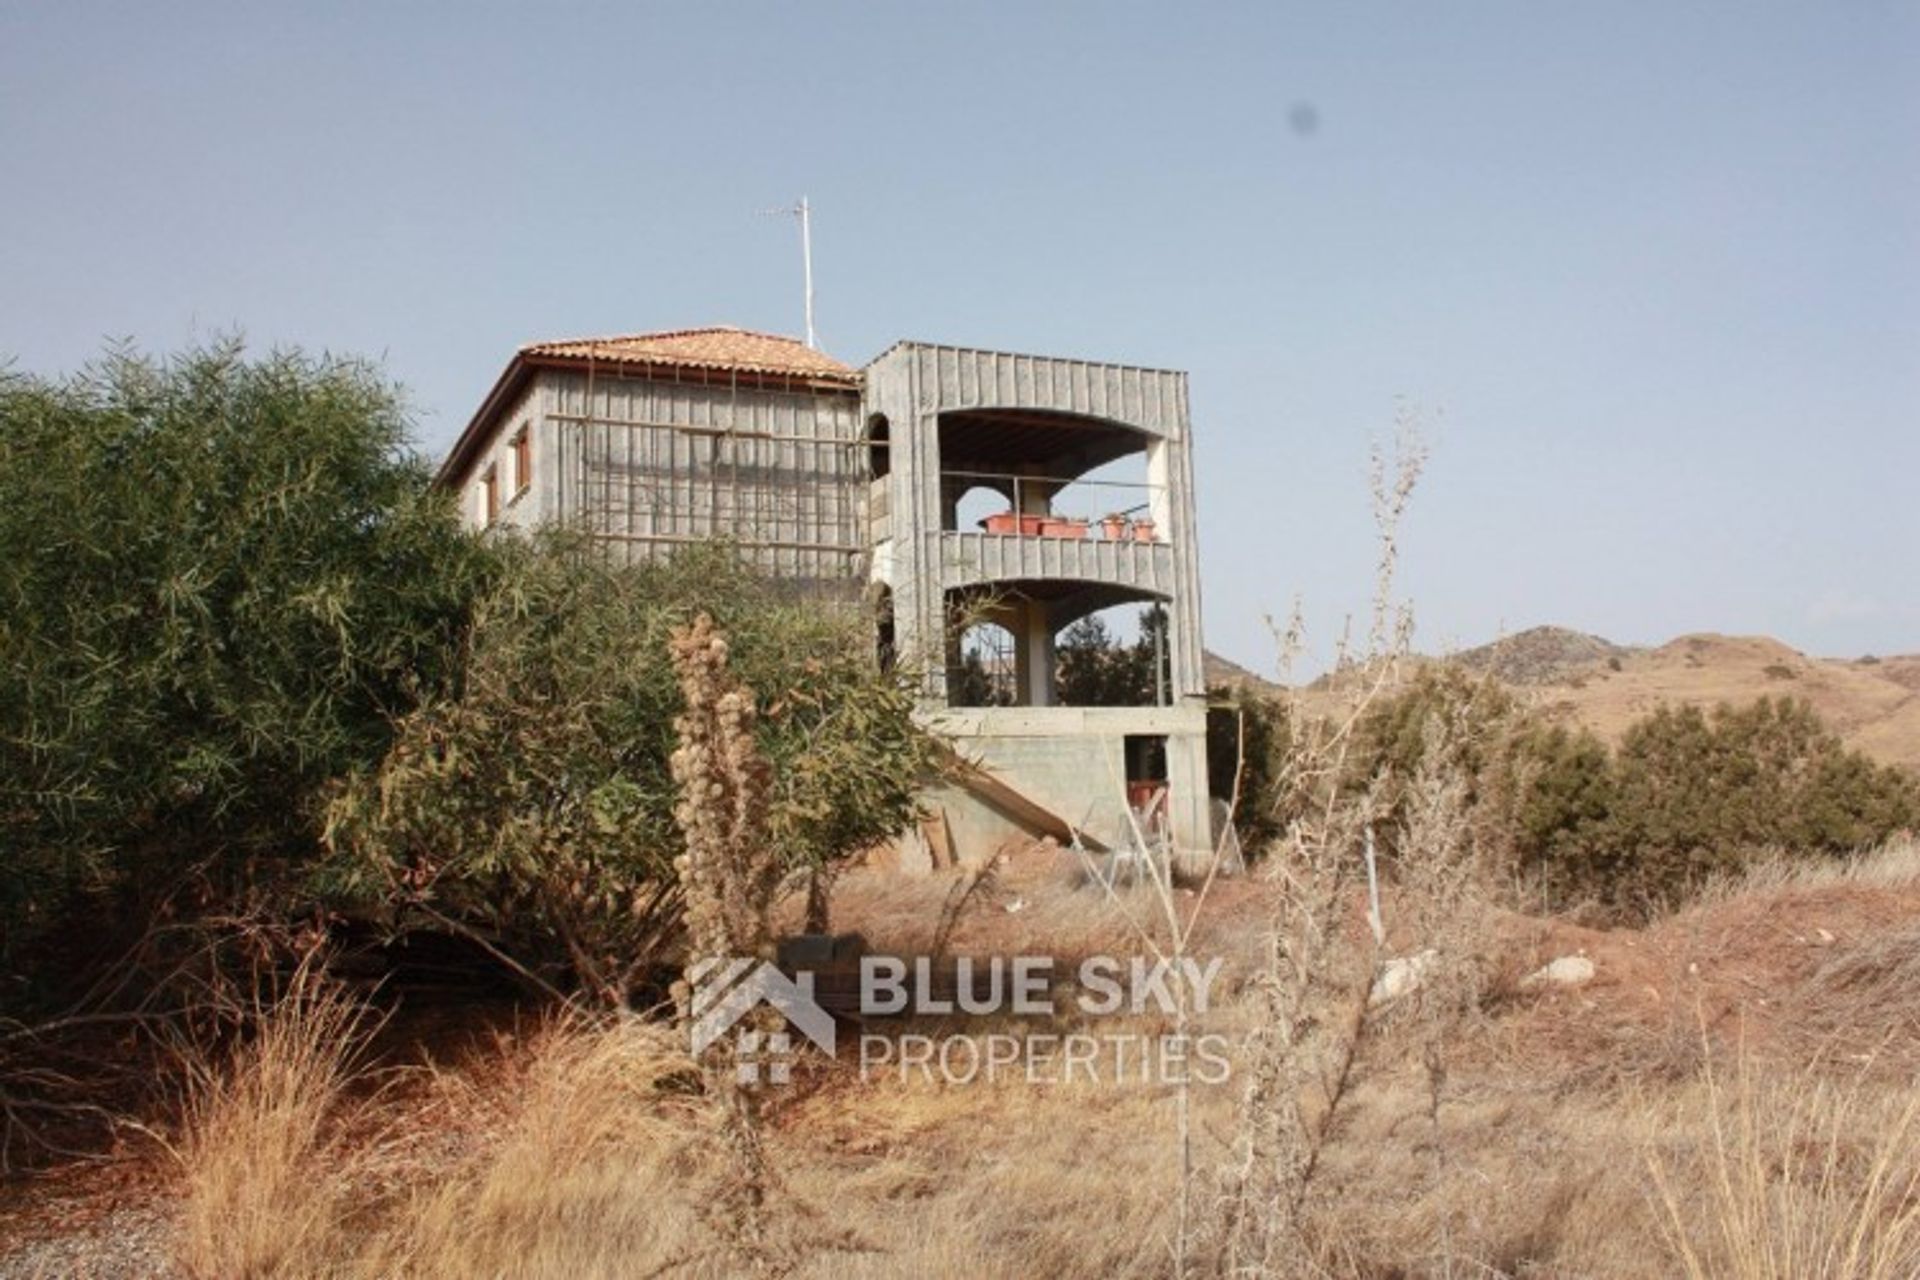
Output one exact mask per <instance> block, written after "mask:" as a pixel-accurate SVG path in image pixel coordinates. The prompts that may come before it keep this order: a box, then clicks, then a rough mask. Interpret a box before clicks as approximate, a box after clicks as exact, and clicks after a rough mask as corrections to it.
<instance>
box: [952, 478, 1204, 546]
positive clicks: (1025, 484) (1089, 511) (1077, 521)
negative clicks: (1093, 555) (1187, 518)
mask: <svg viewBox="0 0 1920 1280" xmlns="http://www.w3.org/2000/svg"><path fill="white" fill-rule="evenodd" d="M940 477H941V479H942V480H943V481H946V482H947V483H948V484H949V485H951V486H953V487H955V488H959V489H962V490H969V489H974V488H990V489H995V490H1000V491H1004V492H1005V493H1006V494H1009V495H1011V498H1012V505H1011V506H1010V507H1008V508H1007V509H1006V510H1004V511H995V512H990V513H989V514H987V515H986V516H985V517H983V518H981V519H979V520H978V521H977V522H976V523H977V525H978V527H979V528H980V529H981V530H982V531H983V532H986V533H991V534H997V535H1002V536H1007V537H1025V538H1069V539H1076V540H1083V539H1087V538H1095V537H1097V538H1101V539H1104V540H1106V541H1108V542H1160V541H1163V540H1164V539H1165V537H1166V531H1165V530H1164V529H1162V528H1160V527H1159V525H1158V523H1157V522H1156V521H1155V519H1154V514H1153V513H1154V511H1155V509H1156V508H1159V507H1161V506H1163V504H1161V503H1160V502H1158V501H1157V499H1158V498H1159V496H1160V490H1161V488H1162V487H1163V486H1159V485H1150V484H1135V483H1131V482H1128V481H1121V480H1087V479H1056V478H1051V477H1047V476H1033V475H1016V474H1013V473H1009V472H994V471H943V472H941V473H940ZM949 532H960V530H957V529H950V530H949Z"/></svg>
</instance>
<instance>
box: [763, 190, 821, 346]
mask: <svg viewBox="0 0 1920 1280" xmlns="http://www.w3.org/2000/svg"><path fill="white" fill-rule="evenodd" d="M765 212H766V213H767V214H768V215H770V216H773V217H782V216H786V217H794V218H798V219H800V269H801V271H802V272H803V273H804V278H805V282H806V291H807V292H806V304H807V346H809V347H810V348H812V349H813V350H815V351H818V350H819V349H820V340H819V337H818V335H816V334H815V332H814V328H813V206H812V205H810V204H808V203H807V198H806V197H805V196H801V197H800V203H799V204H795V205H788V206H787V207H786V208H784V209H768V210H765Z"/></svg>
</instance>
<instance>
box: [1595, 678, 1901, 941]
mask: <svg viewBox="0 0 1920 1280" xmlns="http://www.w3.org/2000/svg"><path fill="white" fill-rule="evenodd" d="M1614 773H1615V788H1616V793H1615V796H1614V800H1613V806H1612V812H1611V814H1610V815H1609V817H1608V819H1607V821H1606V823H1605V824H1603V827H1602V828H1601V830H1600V831H1599V832H1598V834H1599V838H1600V839H1601V841H1602V842H1603V844H1604V845H1605V846H1606V847H1607V848H1608V849H1609V851H1610V854H1611V859H1610V860H1611V863H1612V865H1613V866H1614V867H1616V868H1617V880H1616V882H1615V883H1613V884H1612V885H1610V886H1608V887H1609V888H1610V889H1611V894H1610V896H1611V897H1612V898H1613V899H1614V900H1615V901H1626V902H1644V903H1646V904H1649V905H1654V906H1670V905H1672V904H1673V903H1675V902H1676V901H1678V900H1679V899H1680V898H1681V897H1682V896H1684V895H1685V893H1687V892H1688V891H1689V890H1690V889H1692V888H1694V887H1696V886H1697V885H1698V884H1699V883H1700V882H1702V881H1703V880H1705V879H1706V878H1708V877H1709V876H1711V875H1714V874H1718V873H1721V872H1725V871H1728V870H1730V869H1732V868H1733V867H1735V866H1736V865H1737V864H1738V863H1739V862H1740V861H1741V860H1742V859H1743V858H1744V857H1745V856H1747V855H1748V854H1750V853H1752V852H1753V851H1755V850H1757V849H1759V848H1762V847H1764V846H1768V845H1778V846H1781V847H1784V848H1787V849H1791V850H1793V851H1794V852H1796V853H1802V854H1826V855H1844V854H1848V853H1853V852H1857V851H1859V850H1862V849H1865V848H1867V847H1868V846H1870V845H1874V844H1878V843H1880V842H1881V841H1883V840H1885V839H1886V838H1887V837H1888V836H1890V835H1892V834H1893V833H1894V832H1895V831H1898V830H1900V829H1901V828H1903V827H1907V826H1911V825H1912V824H1913V823H1914V822H1915V821H1916V820H1920V787H1917V786H1916V784H1915V782H1914V780H1913V779H1912V777H1911V776H1909V775H1907V774H1905V773H1903V772H1902V771H1901V770H1899V769H1896V768H1893V767H1890V766H1884V765H1879V764H1875V763H1874V762H1873V761H1871V760H1869V759H1867V758H1866V757H1865V756H1863V755H1861V754H1860V753H1858V752H1856V751H1849V750H1847V749H1846V748H1845V747H1844V746H1843V745H1842V744H1841V742H1840V740H1839V739H1838V738H1837V737H1835V736H1834V735H1833V734H1832V733H1830V732H1829V731H1828V730H1827V729H1826V727H1825V726H1824V725H1822V724H1821V722H1820V718H1819V716H1818V715H1816V714H1815V713H1814V711H1813V708H1812V707H1811V706H1810V705H1808V704H1807V703H1806V702H1804V701H1799V700H1795V699H1790V698H1761V699H1759V700H1757V701H1756V702H1754V703H1753V704H1751V705H1750V706H1747V707H1744V708H1732V707H1726V706H1722V707H1719V708H1717V709H1716V710H1715V711H1714V712H1713V713H1712V714H1711V715H1708V714H1707V713H1705V712H1703V711H1701V710H1700V709H1699V708H1697V707H1679V708H1675V707H1670V706H1663V707H1660V708H1658V709H1656V710H1655V711H1654V712H1653V713H1652V714H1651V715H1649V716H1648V717H1646V718H1645V719H1643V720H1641V721H1640V722H1639V723H1637V724H1635V725H1634V726H1633V727H1632V728H1630V729H1629V730H1628V731H1627V734H1626V736H1625V737H1624V738H1623V739H1622V740H1621V743H1620V747H1619V750H1618V752H1617V753H1616V757H1615V764H1614Z"/></svg>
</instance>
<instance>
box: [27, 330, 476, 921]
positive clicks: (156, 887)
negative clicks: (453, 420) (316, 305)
mask: <svg viewBox="0 0 1920 1280" xmlns="http://www.w3.org/2000/svg"><path fill="white" fill-rule="evenodd" d="M426 480H427V472H426V469H425V466H424V464H423V463H422V462H421V461H420V459H419V458H417V457H416V456H415V455H413V454H412V453H411V452H410V451H409V450H408V447H407V419H406V415H405V413H404V411H403V406H402V402H401V399H400V396H399V393H398V391H397V390H396V389H395V388H394V387H393V386H392V385H391V384H390V383H388V382H387V381H385V380H384V379H383V378H382V377H381V376H380V375H379V374H378V373H377V372H376V371H375V370H374V369H372V368H371V367H369V366H367V365H364V364H360V363H356V362H353V361H347V360H337V359H333V358H320V359H315V358H310V357H306V356H302V355H299V354H297V353H282V354H276V355H272V356H268V357H266V358H264V359H257V360H250V359H248V358H246V357H245V355H244V353H243V351H242V348H241V346H240V344H239V343H238V342H226V343H221V344H218V345H215V346H211V347H207V348H204V349H199V350H193V351H188V352H186V353H185V354H183V355H181V356H178V357H176V358H174V359H171V360H166V361H156V360H150V359H145V358H141V357H138V356H135V355H131V354H125V353H116V354H114V355H112V356H110V357H109V358H107V359H106V360H104V361H103V362H101V363H100V364H98V365H96V366H94V367H92V368H90V369H88V370H87V371H85V372H84V373H82V374H81V375H79V376H77V377H74V378H71V379H69V380H67V381H64V382H48V381H43V380H39V379H34V378H27V377H20V376H13V377H0V847H4V849H5V850H6V854H5V857H4V859H0V938H4V939H6V942H7V944H10V945H18V944H21V943H24V942H26V941H28V940H29V939H30V938H31V937H32V936H34V935H36V934H39V933H40V932H41V931H43V930H44V929H45V928H47V927H48V926H49V925H51V924H53V923H55V922H57V921H58V920H59V919H61V918H62V917H63V916H64V915H69V914H77V909H78V906H79V904H80V900H81V897H82V896H83V895H85V894H88V893H97V892H100V891H109V890H111V891H116V892H117V893H118V894H119V899H118V901H116V902H112V903H101V904H99V905H98V907H97V908H96V909H95V910H94V911H93V912H91V913H90V914H89V918H97V917H101V916H104V917H106V918H109V919H116V920H117V919H126V920H129V921H138V920H140V919H143V918H144V911H143V910H136V909H135V908H138V907H140V906H141V905H142V903H143V902H144V901H146V900H148V899H150V898H152V897H154V896H157V895H158V894H160V893H161V892H163V891H164V890H165V888H166V887H167V886H169V885H171V884H173V883H174V882H175V881H176V880H177V879H178V877H179V876H180V874H181V872H182V871H183V869H184V868H185V867H187V866H188V865H189V864H195V865H199V866H203V867H204V868H205V869H206V870H207V872H208V881H209V884H211V885H214V886H216V888H218V886H220V885H222V884H223V883H224V886H225V888H224V889H223V890H219V891H218V892H216V896H215V899H214V900H215V901H217V900H219V898H220V897H221V896H225V895H228V894H230V893H231V892H232V890H233V889H234V887H235V884H236V882H238V881H240V880H242V879H245V880H256V881H257V880H258V879H260V878H261V877H262V876H263V875H270V874H271V873H272V872H274V871H275V870H276V869H278V870H284V869H286V868H287V867H288V866H290V865H292V864H297V863H298V862H300V861H301V860H303V859H304V858H306V857H307V856H309V855H310V854H311V853H312V851H313V850H314V848H315V845H314V842H313V838H312V833H313V831H314V821H313V819H314V816H315V806H316V803H317V800H318V797H319V793H320V791H321V788H322V787H323V786H324V785H325V784H326V782H327V781H328V780H329V779H331V778H332V777H334V776H335V775H336V774H338V773H340V772H341V771H342V770H345V769H348V768H351V767H353V766H354V765H356V764H361V763H365V762H368V761H371V760H374V759H377V758H378V757H379V755H380V753H381V752H382V751H383V750H384V749H385V747H386V744H387V740H388V733H389V720H388V717H389V715H390V714H393V713H395V712H399V711H403V710H404V709H405V708H407V707H408V706H410V705H411V703H412V702H413V700H414V699H415V698H416V697H417V696H419V695H420V693H421V692H422V691H430V690H432V689H434V688H436V687H437V686H438V684H439V683H440V681H441V680H442V678H443V677H444V675H445V674H446V672H447V670H448V668H449V666H450V662H449V659H450V658H451V657H452V655H453V653H454V650H455V647H456V646H455V641H456V637H457V636H458V634H459V629H460V626H461V624H462V621H463V618H464V610H465V602H466V599H467V597H468V595H469V594H470V592H471V590H472V583H473V582H474V581H475V580H476V579H477V578H478V577H479V576H481V575H482V574H483V573H484V559H483V557H482V556H481V554H480V552H479V551H478V549H477V547H476V545H475V544H474V543H473V541H472V540H471V539H469V538H468V537H467V536H466V535H464V534H462V533H461V532H460V530H459V528H458V525H457V522H456V520H455V518H454V512H453V509H452V507H451V505H450V504H449V502H448V500H447V499H446V498H445V496H444V495H437V494H433V493H430V492H428V490H427V486H426ZM98 944H99V937H98V933H97V926H94V927H92V928H90V945H92V946H94V947H95V948H97V947H98Z"/></svg>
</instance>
